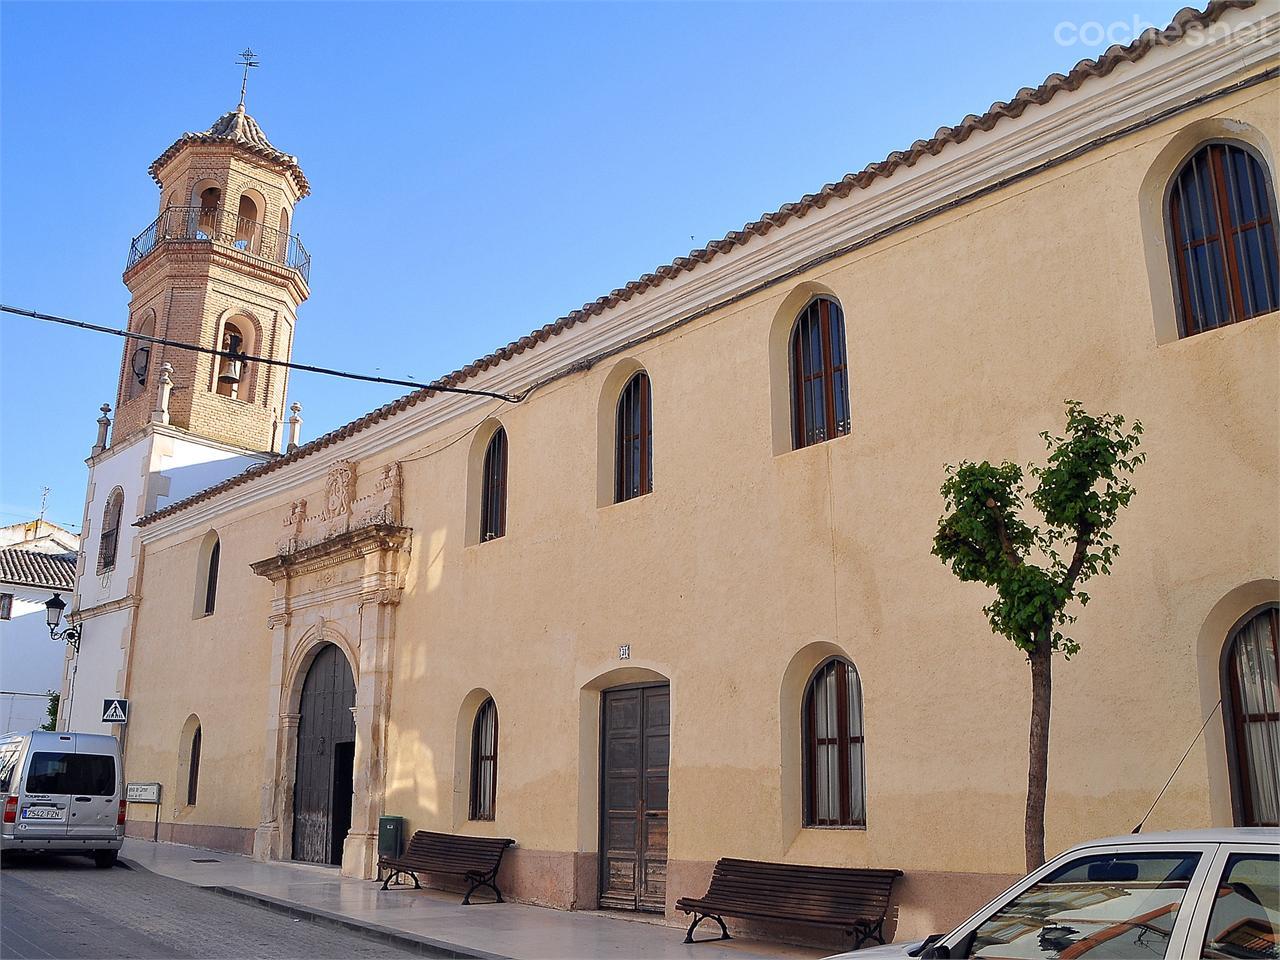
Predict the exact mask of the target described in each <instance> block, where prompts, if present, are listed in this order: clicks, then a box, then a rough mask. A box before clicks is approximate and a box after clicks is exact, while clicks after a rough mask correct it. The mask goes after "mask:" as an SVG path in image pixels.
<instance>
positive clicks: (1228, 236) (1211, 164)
mask: <svg viewBox="0 0 1280 960" xmlns="http://www.w3.org/2000/svg"><path fill="white" fill-rule="evenodd" d="M1274 208H1275V189H1274V187H1273V185H1272V183H1271V179H1270V177H1269V176H1268V174H1267V168H1266V167H1265V166H1264V165H1263V164H1262V163H1261V162H1260V161H1259V160H1258V159H1257V158H1256V157H1255V156H1254V155H1253V154H1252V153H1251V152H1250V151H1248V150H1246V149H1244V148H1243V147H1240V146H1237V145H1234V144H1229V143H1211V144H1208V145H1207V146H1204V147H1202V148H1201V149H1200V150H1198V151H1197V152H1196V153H1195V154H1194V155H1192V156H1191V158H1190V159H1188V160H1187V161H1186V163H1184V164H1183V165H1182V168H1181V169H1180V170H1179V171H1178V173H1177V175H1176V176H1175V177H1174V180H1173V183H1172V186H1171V188H1170V190H1169V213H1168V216H1169V232H1170V239H1171V241H1172V245H1173V259H1174V281H1175V286H1176V292H1177V299H1178V304H1179V313H1180V315H1181V321H1182V336H1184V337H1189V336H1192V335H1193V334H1197V333H1201V332H1203V331H1205V330H1212V329H1214V328H1216V327H1221V326H1225V325H1227V324H1229V323H1237V322H1239V321H1241V320H1248V319H1249V318H1250V317H1256V316H1258V315H1259V314H1263V313H1270V312H1271V311H1273V310H1276V309H1280V266H1278V265H1277V264H1278V259H1277V252H1276V234H1275V223H1274V220H1273V211H1274Z"/></svg>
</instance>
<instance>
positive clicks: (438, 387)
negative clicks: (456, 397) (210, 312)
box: [0, 303, 528, 403]
mask: <svg viewBox="0 0 1280 960" xmlns="http://www.w3.org/2000/svg"><path fill="white" fill-rule="evenodd" d="M0 311H3V312H4V313H12V314H14V315H15V316H19V317H30V318H31V319H33V320H44V321H46V322H48V323H60V324H62V325H63V326H67V327H78V328H79V329H81V330H91V331H93V332H94V333H109V334H111V335H112V336H115V337H124V338H125V339H127V340H145V341H146V342H148V343H160V344H163V345H164V346H166V347H174V348H176V349H178V350H190V351H192V352H194V353H207V354H209V355H211V356H214V357H226V358H227V359H228V360H239V361H241V362H243V363H264V364H267V365H268V366H272V367H287V368H288V369H290V370H302V371H304V372H306V373H320V374H323V375H325V376H327V377H341V378H343V379H344V380H359V381H361V382H362V383H383V384H387V385H388V386H392V387H412V388H413V389H415V390H434V391H436V392H437V393H461V394H466V395H467V396H472V397H492V398H493V399H494V400H502V401H504V402H506V403H519V402H520V401H521V400H523V399H524V398H525V397H526V396H528V391H525V393H522V394H514V393H495V392H494V391H492V390H469V389H467V388H466V387H450V386H446V385H445V384H443V383H440V382H439V381H435V382H433V383H419V382H418V381H416V380H396V379H395V378H393V377H375V376H372V375H371V374H366V373H350V372H348V371H346V370H334V369H332V368H330V367H317V366H315V365H313V364H310V363H294V362H292V361H290V360H275V359H273V358H271V357H255V356H251V355H250V354H247V353H236V352H234V351H230V350H215V349H213V348H212V347H202V346H200V345H199V344H197V343H186V342H184V341H182V340H169V339H167V338H165V337H152V336H148V335H146V334H143V333H133V332H131V331H129V330H120V329H117V328H116V327H104V326H101V325H100V324H96V323H86V322H84V321H83V320H72V319H70V318H69V317H58V316H54V315H53V314H50V313H37V312H36V311H35V310H24V309H23V308H21V307H11V306H9V305H7V304H3V303H0Z"/></svg>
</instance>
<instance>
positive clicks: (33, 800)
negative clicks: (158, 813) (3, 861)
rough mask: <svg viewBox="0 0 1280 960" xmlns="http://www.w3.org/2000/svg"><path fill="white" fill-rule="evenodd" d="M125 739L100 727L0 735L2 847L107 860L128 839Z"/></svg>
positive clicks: (109, 861) (108, 862)
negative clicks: (122, 756)
mask: <svg viewBox="0 0 1280 960" xmlns="http://www.w3.org/2000/svg"><path fill="white" fill-rule="evenodd" d="M120 766H121V764H120V744H119V742H118V741H117V740H116V738H115V737H109V736H103V735H102V734H96V733H59V732H48V731H44V730H33V731H31V732H30V733H7V734H5V735H4V736H2V737H0V797H3V798H4V819H3V823H2V824H0V851H3V852H4V853H9V852H10V851H13V850H32V851H39V852H43V853H84V854H88V855H89V856H91V857H93V862H94V863H96V864H97V865H98V866H100V867H110V866H111V865H113V864H114V863H115V862H116V857H117V855H118V854H119V850H120V846H121V844H122V843H124V811H125V802H124V791H123V789H122V788H121V775H122V771H121V769H120Z"/></svg>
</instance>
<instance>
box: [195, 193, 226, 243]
mask: <svg viewBox="0 0 1280 960" xmlns="http://www.w3.org/2000/svg"><path fill="white" fill-rule="evenodd" d="M221 206H222V190H221V189H220V188H218V187H205V188H204V189H203V190H201V191H200V203H199V210H200V212H199V214H198V215H197V217H198V219H197V226H196V231H195V236H196V238H197V239H199V240H209V239H211V238H213V237H216V236H217V235H218V231H219V223H218V220H219V219H220V213H219V207H221Z"/></svg>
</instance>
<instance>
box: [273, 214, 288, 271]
mask: <svg viewBox="0 0 1280 960" xmlns="http://www.w3.org/2000/svg"><path fill="white" fill-rule="evenodd" d="M276 260H278V261H279V262H280V263H288V262H289V208H288V207H281V208H280V234H279V236H277V237H276Z"/></svg>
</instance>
